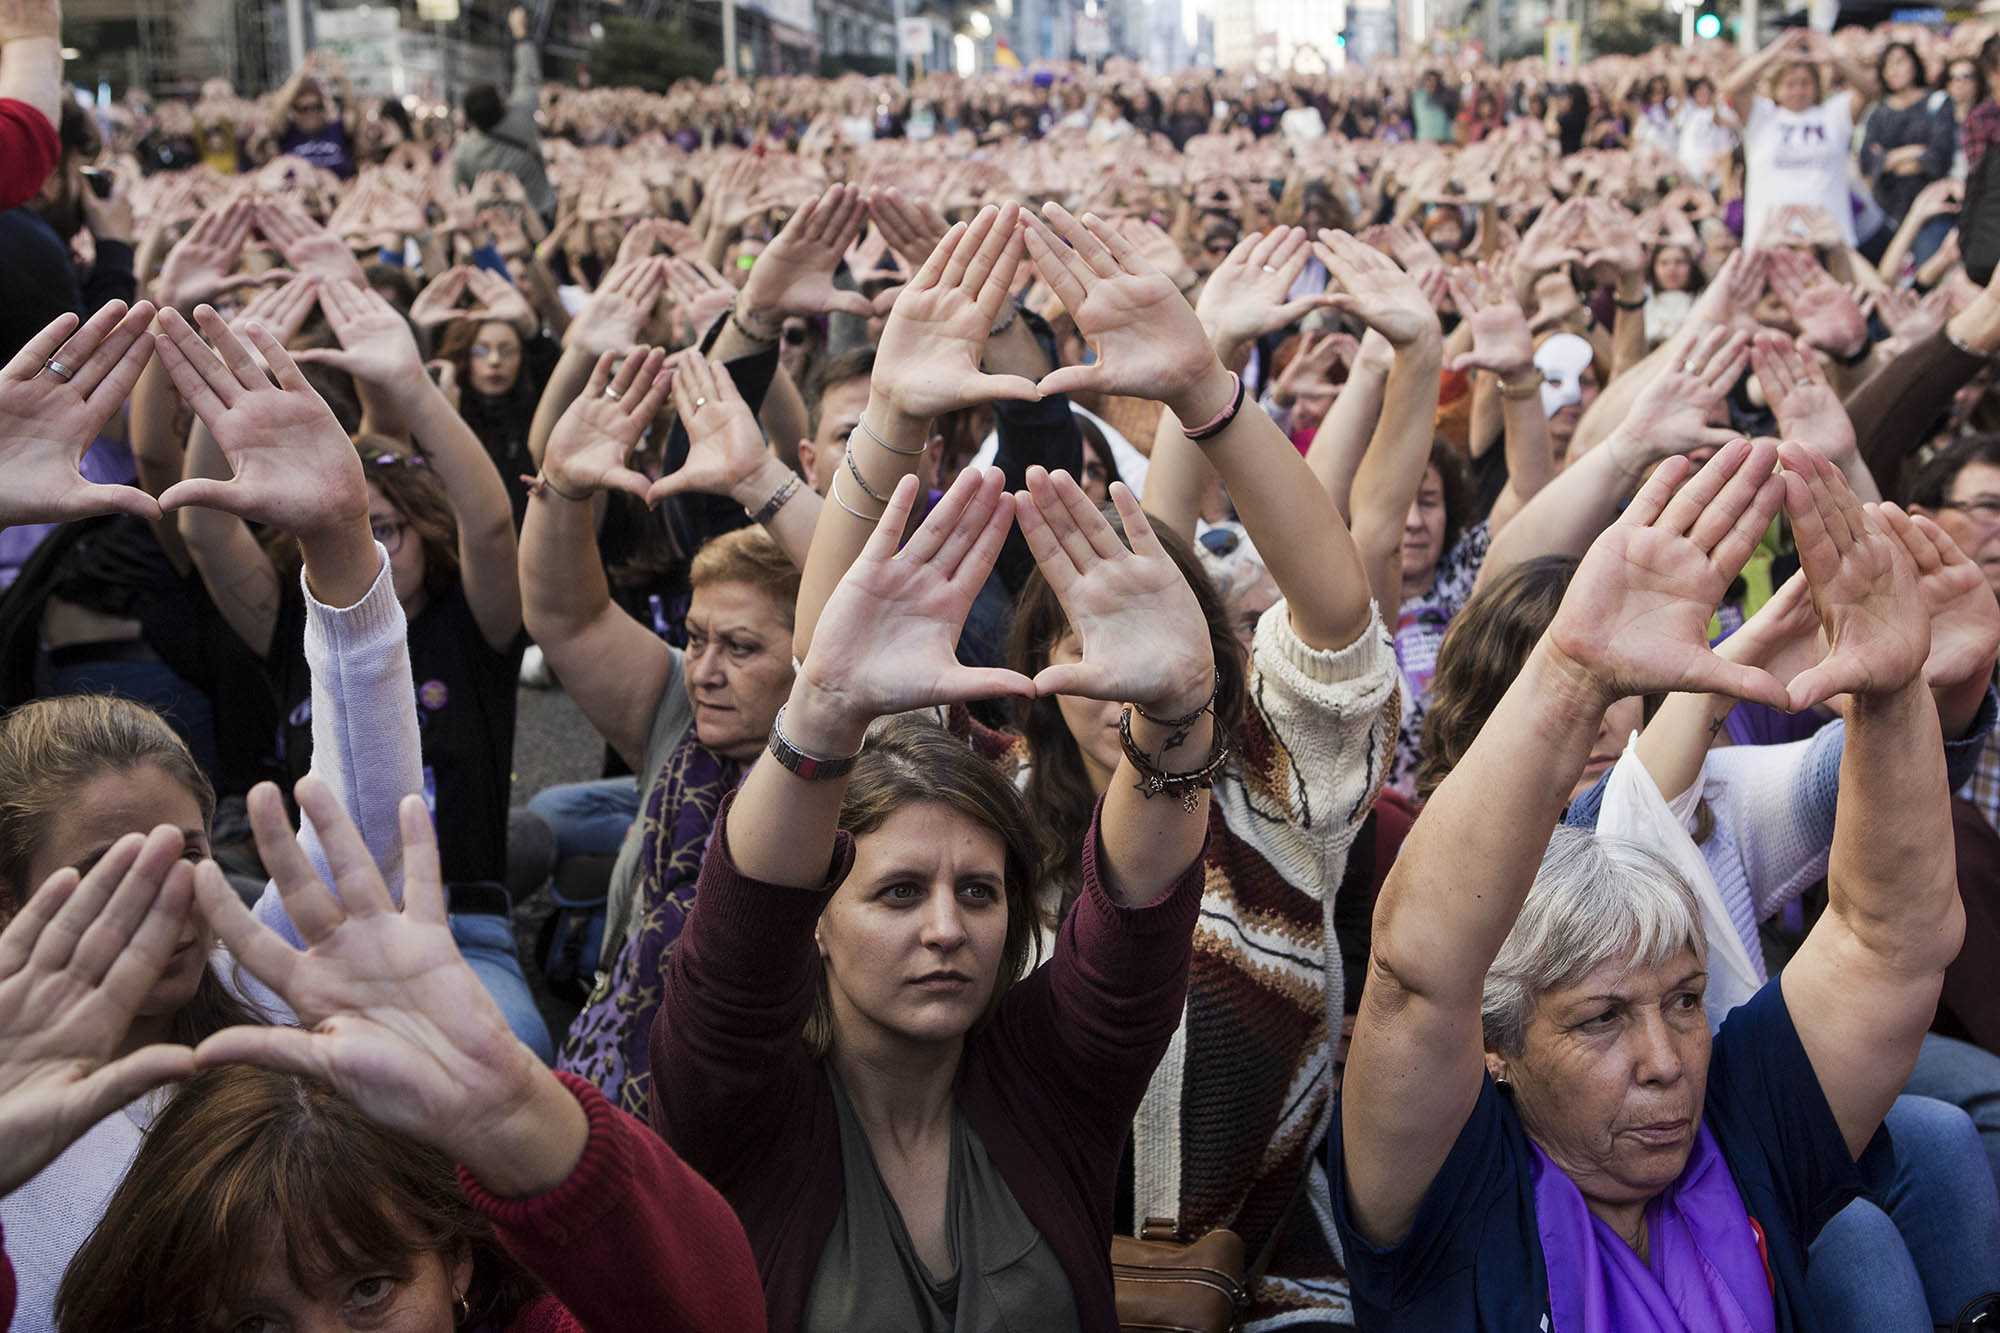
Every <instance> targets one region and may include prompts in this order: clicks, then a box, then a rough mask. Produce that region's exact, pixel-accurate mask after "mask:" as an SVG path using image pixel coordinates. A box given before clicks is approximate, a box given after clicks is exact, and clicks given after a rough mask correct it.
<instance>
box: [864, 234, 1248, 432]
mask: <svg viewBox="0 0 2000 1333" xmlns="http://www.w3.org/2000/svg"><path fill="white" fill-rule="evenodd" d="M1043 213H1044V214H1045V215H1046V217H1047V220H1046V221H1044V220H1043V218H1041V217H1037V216H1035V215H1034V214H1028V213H1024V214H1023V215H1022V216H1023V217H1024V218H1026V219H1027V222H1028V233H1027V239H1028V253H1029V254H1030V255H1031V256H1033V258H1034V261H1035V267H1036V269H1037V270H1039V271H1040V272H1041V275H1042V280H1043V281H1045V282H1047V283H1048V284H1049V290H1051V291H1052V292H1054V293H1055V295H1056V299H1057V300H1059V301H1061V302H1062V304H1063V308H1064V309H1065V310H1067V311H1069V313H1070V318H1071V319H1073V320H1075V321H1076V327H1077V331H1078V332H1080V333H1081V334H1083V336H1084V338H1085V339H1086V340H1087V341H1088V342H1089V343H1090V345H1091V347H1092V348H1093V349H1094V350H1095V351H1096V353H1097V360H1096V362H1095V363H1094V364H1091V365H1088V366H1060V367H1058V368H1057V369H1055V370H1053V371H1050V372H1049V373H1048V374H1047V375H1045V376H1044V377H1043V378H1042V384H1041V389H1042V392H1043V393H1071V392H1075V391H1077V390H1084V391H1088V392H1096V393H1113V394H1129V395H1131V396H1133V397H1137V398H1151V399H1154V400H1156V401H1158V402H1162V403H1165V404H1166V405H1167V407H1168V409H1169V410H1171V411H1172V412H1173V413H1174V414H1175V415H1176V416H1178V417H1179V418H1180V419H1181V420H1182V421H1184V422H1189V423H1200V422H1202V421H1205V420H1207V419H1208V418H1210V417H1212V416H1214V415H1215V414H1216V413H1217V412H1220V411H1222V410H1223V409H1224V408H1226V407H1228V406H1229V398H1230V395H1231V394H1232V392H1233V386H1232V385H1231V382H1230V379H1229V376H1228V373H1227V372H1226V371H1224V370H1223V368H1222V363H1221V362H1220V361H1219V360H1218V359H1217V357H1216V355H1215V349H1214V347H1213V346H1212V345H1211V344H1210V343H1209V340H1208V334H1207V331H1206V330H1205V329H1203V328H1202V325H1201V320H1200V318H1199V317H1198V316H1196V314H1195V312H1194V307H1192V306H1190V305H1189V304H1188V303H1187V298H1186V297H1184V296H1182V295H1181V294H1180V291H1179V290H1178V289H1177V288H1176V287H1175V286H1174V284H1173V281H1172V279H1170V278H1168V277H1167V276H1166V275H1165V274H1164V273H1161V272H1160V271H1159V270H1158V269H1156V268H1153V267H1151V266H1150V265H1148V264H1147V263H1146V262H1145V261H1144V260H1142V259H1140V258H1139V255H1138V253H1137V252H1136V251H1135V250H1133V248H1132V246H1131V244H1130V243H1129V242H1128V241H1126V239H1125V238H1124V237H1123V236H1121V235H1119V234H1118V232H1117V230H1116V229H1115V228H1113V227H1111V226H1110V225H1109V224H1107V223H1105V222H1104V221H1103V220H1102V219H1100V218H1098V217H1097V216H1096V215H1095V214H1090V213H1086V214H1084V216H1083V219H1082V220H1081V221H1079V220H1078V219H1076V218H1074V217H1071V216H1070V215H1069V213H1068V212H1067V211H1066V210H1065V209H1064V208H1063V207H1062V205H1060V204H1055V203H1050V204H1046V205H1044V206H1043ZM878 364H879V360H878Z"/></svg>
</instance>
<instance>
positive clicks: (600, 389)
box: [578, 352, 618, 402]
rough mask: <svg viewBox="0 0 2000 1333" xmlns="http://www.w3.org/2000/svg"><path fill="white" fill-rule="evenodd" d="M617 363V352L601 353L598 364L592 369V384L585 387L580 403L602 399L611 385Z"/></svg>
mask: <svg viewBox="0 0 2000 1333" xmlns="http://www.w3.org/2000/svg"><path fill="white" fill-rule="evenodd" d="M617 363H618V354H617V353H616V352H603V353H600V354H599V356H598V358H597V364H596V365H594V366H592V367H591V368H590V382H589V383H588V384H586V385H585V386H584V388H583V394H582V397H581V398H579V399H578V401H579V402H584V401H588V400H589V399H592V398H602V397H603V396H604V390H605V389H606V388H607V387H609V385H610V383H611V370H612V367H613V366H615V365H617Z"/></svg>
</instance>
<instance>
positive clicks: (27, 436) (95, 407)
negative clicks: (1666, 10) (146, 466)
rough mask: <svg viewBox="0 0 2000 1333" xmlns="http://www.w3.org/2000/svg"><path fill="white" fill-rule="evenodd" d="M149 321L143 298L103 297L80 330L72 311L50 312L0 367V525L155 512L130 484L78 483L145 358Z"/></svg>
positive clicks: (151, 515) (150, 314)
mask: <svg viewBox="0 0 2000 1333" xmlns="http://www.w3.org/2000/svg"><path fill="white" fill-rule="evenodd" d="M152 318H153V307H152V305H151V304H150V303H148V302H145V301H141V302H139V304H138V305H136V306H133V307H132V308H131V309H130V310H127V309H126V308H125V303H124V302H123V301H112V302H110V303H109V304H107V305H106V306H104V307H103V308H102V309H101V310H99V311H98V312H97V313H96V314H94V315H92V316H91V317H90V318H89V319H88V320H86V321H84V322H83V323H82V324H81V326H80V327H79V324H78V321H77V317H76V316H75V315H59V316H57V317H56V319H55V321H54V322H53V323H51V324H50V325H49V326H48V327H47V328H45V329H43V330H42V331H41V332H40V333H38V334H36V335H35V336H34V337H32V338H30V339H29V340H28V342H27V345H26V346H24V347H22V348H21V350H20V351H19V352H17V353H15V354H14V359H13V360H12V361H9V362H8V363H7V366H6V368H5V369H4V370H0V528H4V527H7V526H8V525H10V524H14V523H63V522H67V521H69V520H71V519H77V518H88V517H90V516H91V515H93V514H109V513H123V514H133V515H136V516H138V517H140V518H148V519H156V518H158V517H159V516H160V506H159V505H158V503H156V502H155V501H154V499H153V497H152V496H150V495H148V494H146V493H145V492H144V491H142V490H140V489H139V488H138V487H136V486H105V485H100V484H99V483H97V482H92V481H85V480H84V478H83V473H82V472H81V471H80V470H79V469H80V468H81V466H82V463H83V455H84V454H85V452H86V451H88V450H89V448H90V446H91V443H92V442H93V441H95V440H96V439H97V433H98V432H99V431H101V430H103V429H104V423H105V422H107V421H109V420H110V419H111V417H112V414H113V413H115V412H117V410H118V408H119V407H120V405H122V404H123V403H124V401H125V399H126V396H127V395H129V394H130V393H131V392H132V386H133V385H134V384H137V383H138V382H139V373H140V372H141V371H142V370H144V369H145V368H146V362H147V361H148V360H149V359H150V358H151V357H152V354H153V346H152V341H151V340H150V339H148V338H147V337H146V336H145V333H146V326H147V324H149V323H151V322H152ZM51 365H54V366H57V367H60V368H61V369H63V370H64V371H66V372H68V373H67V377H65V376H64V375H59V374H57V373H56V372H55V371H54V370H51V369H49V367H50V366H51Z"/></svg>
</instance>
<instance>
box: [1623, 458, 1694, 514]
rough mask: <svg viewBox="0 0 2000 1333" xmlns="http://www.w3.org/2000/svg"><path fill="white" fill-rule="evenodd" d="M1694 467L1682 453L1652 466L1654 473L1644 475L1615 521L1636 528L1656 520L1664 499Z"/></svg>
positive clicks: (1670, 494)
mask: <svg viewBox="0 0 2000 1333" xmlns="http://www.w3.org/2000/svg"><path fill="white" fill-rule="evenodd" d="M1693 466H1694V465H1693V464H1691V463H1690V462H1688V460H1687V457H1686V455H1684V454H1674V455H1673V456H1672V457H1670V458H1667V459H1666V460H1664V461H1663V462H1661V464H1660V465H1659V466H1658V467H1656V468H1654V469H1653V475H1652V476H1650V477H1648V478H1646V483H1645V485H1643V486H1641V487H1640V488H1639V492H1638V494H1636V495H1634V496H1633V497H1632V503H1630V504H1628V505H1626V506H1625V512H1624V513H1622V514H1620V515H1619V516H1618V521H1619V522H1620V523H1630V524H1633V525H1635V526H1637V527H1648V526H1650V525H1652V524H1653V523H1656V522H1658V521H1659V518H1660V515H1661V514H1662V513H1664V512H1665V511H1666V508H1667V502H1668V501H1670V500H1672V499H1673V497H1674V492H1675V491H1676V490H1678V489H1680V485H1681V483H1682V482H1683V481H1685V480H1687V476H1688V473H1689V472H1691V471H1692V470H1693Z"/></svg>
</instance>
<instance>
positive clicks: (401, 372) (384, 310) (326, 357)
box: [297, 282, 424, 388]
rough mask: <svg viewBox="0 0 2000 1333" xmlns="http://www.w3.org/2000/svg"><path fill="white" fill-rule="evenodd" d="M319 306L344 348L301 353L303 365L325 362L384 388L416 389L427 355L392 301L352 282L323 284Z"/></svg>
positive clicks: (299, 358)
mask: <svg viewBox="0 0 2000 1333" xmlns="http://www.w3.org/2000/svg"><path fill="white" fill-rule="evenodd" d="M319 304H320V309H322V310H324V311H325V312H326V322H327V324H328V326H329V327H331V328H332V329H333V336H334V337H336V338H338V339H339V340H340V346H339V347H338V348H332V347H328V348H321V349H318V350H314V351H305V352H300V353H299V354H298V357H297V359H298V360H300V361H306V362H313V361H316V362H320V363H321V364H324V365H329V366H332V367H334V368H335V369H337V370H344V371H346V372H347V373H348V374H350V375H352V376H353V377H354V378H355V379H358V380H363V381H366V382H367V383H369V384H374V385H380V386H381V387H383V388H395V387H398V386H407V387H412V388H413V387H416V385H417V382H418V381H419V380H421V379H422V378H423V376H424V359H423V355H422V354H421V353H420V352H418V351H417V340H416V339H415V338H414V337H412V336H411V334H410V326H409V325H408V324H407V323H405V322H404V320H403V317H402V316H401V315H399V314H397V313H396V307H394V306H392V305H390V304H389V301H388V298H386V297H384V296H383V295H382V294H381V293H380V292H377V291H375V290H374V289H373V288H368V287H359V286H356V285H355V284H354V283H351V282H328V283H322V284H320V289H319Z"/></svg>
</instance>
